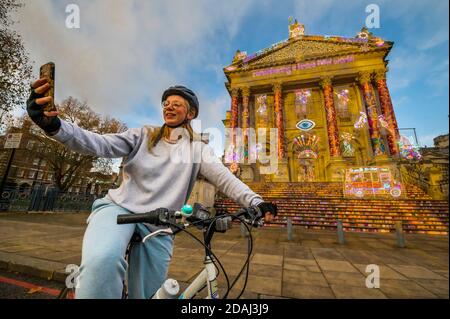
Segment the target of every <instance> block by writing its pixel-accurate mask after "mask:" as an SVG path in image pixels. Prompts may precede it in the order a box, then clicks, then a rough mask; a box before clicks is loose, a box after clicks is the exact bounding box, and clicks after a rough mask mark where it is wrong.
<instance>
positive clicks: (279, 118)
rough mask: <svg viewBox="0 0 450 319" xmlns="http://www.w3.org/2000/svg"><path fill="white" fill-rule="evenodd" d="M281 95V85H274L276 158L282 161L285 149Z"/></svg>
mask: <svg viewBox="0 0 450 319" xmlns="http://www.w3.org/2000/svg"><path fill="white" fill-rule="evenodd" d="M281 94H282V93H281V85H280V84H275V85H274V96H275V124H276V127H277V129H278V158H279V159H284V158H285V154H286V147H285V144H284V125H283V107H282V105H283V104H282V97H281Z"/></svg>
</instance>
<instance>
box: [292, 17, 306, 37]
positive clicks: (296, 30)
mask: <svg viewBox="0 0 450 319" xmlns="http://www.w3.org/2000/svg"><path fill="white" fill-rule="evenodd" d="M288 20H289V39H291V38H297V37H300V36H302V35H304V34H305V26H304V25H303V24H299V23H298V22H297V19H295V21H294V22H292V17H289V19H288Z"/></svg>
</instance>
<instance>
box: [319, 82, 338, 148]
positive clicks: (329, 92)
mask: <svg viewBox="0 0 450 319" xmlns="http://www.w3.org/2000/svg"><path fill="white" fill-rule="evenodd" d="M320 86H321V87H322V92H323V97H324V102H325V112H326V118H327V133H328V143H329V146H330V155H331V157H338V156H340V155H341V149H340V145H339V130H338V125H337V118H336V108H335V107H334V96H333V85H332V83H331V77H325V78H323V79H322V81H321V82H320Z"/></svg>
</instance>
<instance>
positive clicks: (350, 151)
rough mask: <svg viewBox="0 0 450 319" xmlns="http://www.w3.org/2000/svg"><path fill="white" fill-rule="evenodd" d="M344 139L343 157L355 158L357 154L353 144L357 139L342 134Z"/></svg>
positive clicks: (344, 133)
mask: <svg viewBox="0 0 450 319" xmlns="http://www.w3.org/2000/svg"><path fill="white" fill-rule="evenodd" d="M341 139H342V155H343V156H353V155H354V154H355V149H354V148H353V146H352V144H351V142H352V141H353V140H354V139H355V137H354V136H353V135H352V134H350V133H347V132H343V133H342V134H341Z"/></svg>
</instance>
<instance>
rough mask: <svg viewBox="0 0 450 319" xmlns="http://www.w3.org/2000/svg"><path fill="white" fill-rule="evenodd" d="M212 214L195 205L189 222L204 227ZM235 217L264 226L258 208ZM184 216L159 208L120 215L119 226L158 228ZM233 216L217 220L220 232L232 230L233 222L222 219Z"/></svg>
mask: <svg viewBox="0 0 450 319" xmlns="http://www.w3.org/2000/svg"><path fill="white" fill-rule="evenodd" d="M210 215H211V214H210V212H209V211H208V210H206V208H204V207H203V206H202V205H201V204H198V203H196V204H194V210H193V213H192V215H190V216H189V217H187V218H186V219H187V221H189V222H191V223H193V224H197V225H198V226H200V227H202V226H203V225H202V221H206V220H209V218H210ZM233 215H234V216H235V217H241V216H243V217H244V221H245V222H246V223H250V224H252V226H255V227H259V226H262V221H261V217H262V214H261V212H260V211H259V209H258V208H257V207H248V208H242V209H240V210H238V211H237V212H236V213H235V214H233ZM181 216H183V214H182V213H181V212H179V211H173V210H172V211H171V210H168V209H166V208H158V209H155V210H153V211H151V212H148V213H143V214H127V215H118V216H117V224H137V223H148V224H153V225H156V226H160V225H166V226H170V225H173V224H176V219H177V218H180V217H181ZM230 216H232V215H228V214H224V215H223V217H221V218H219V219H217V222H216V223H217V226H218V228H219V229H220V230H222V231H225V230H226V229H228V228H230V227H231V226H229V225H231V221H224V220H223V221H222V219H224V218H227V217H230Z"/></svg>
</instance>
